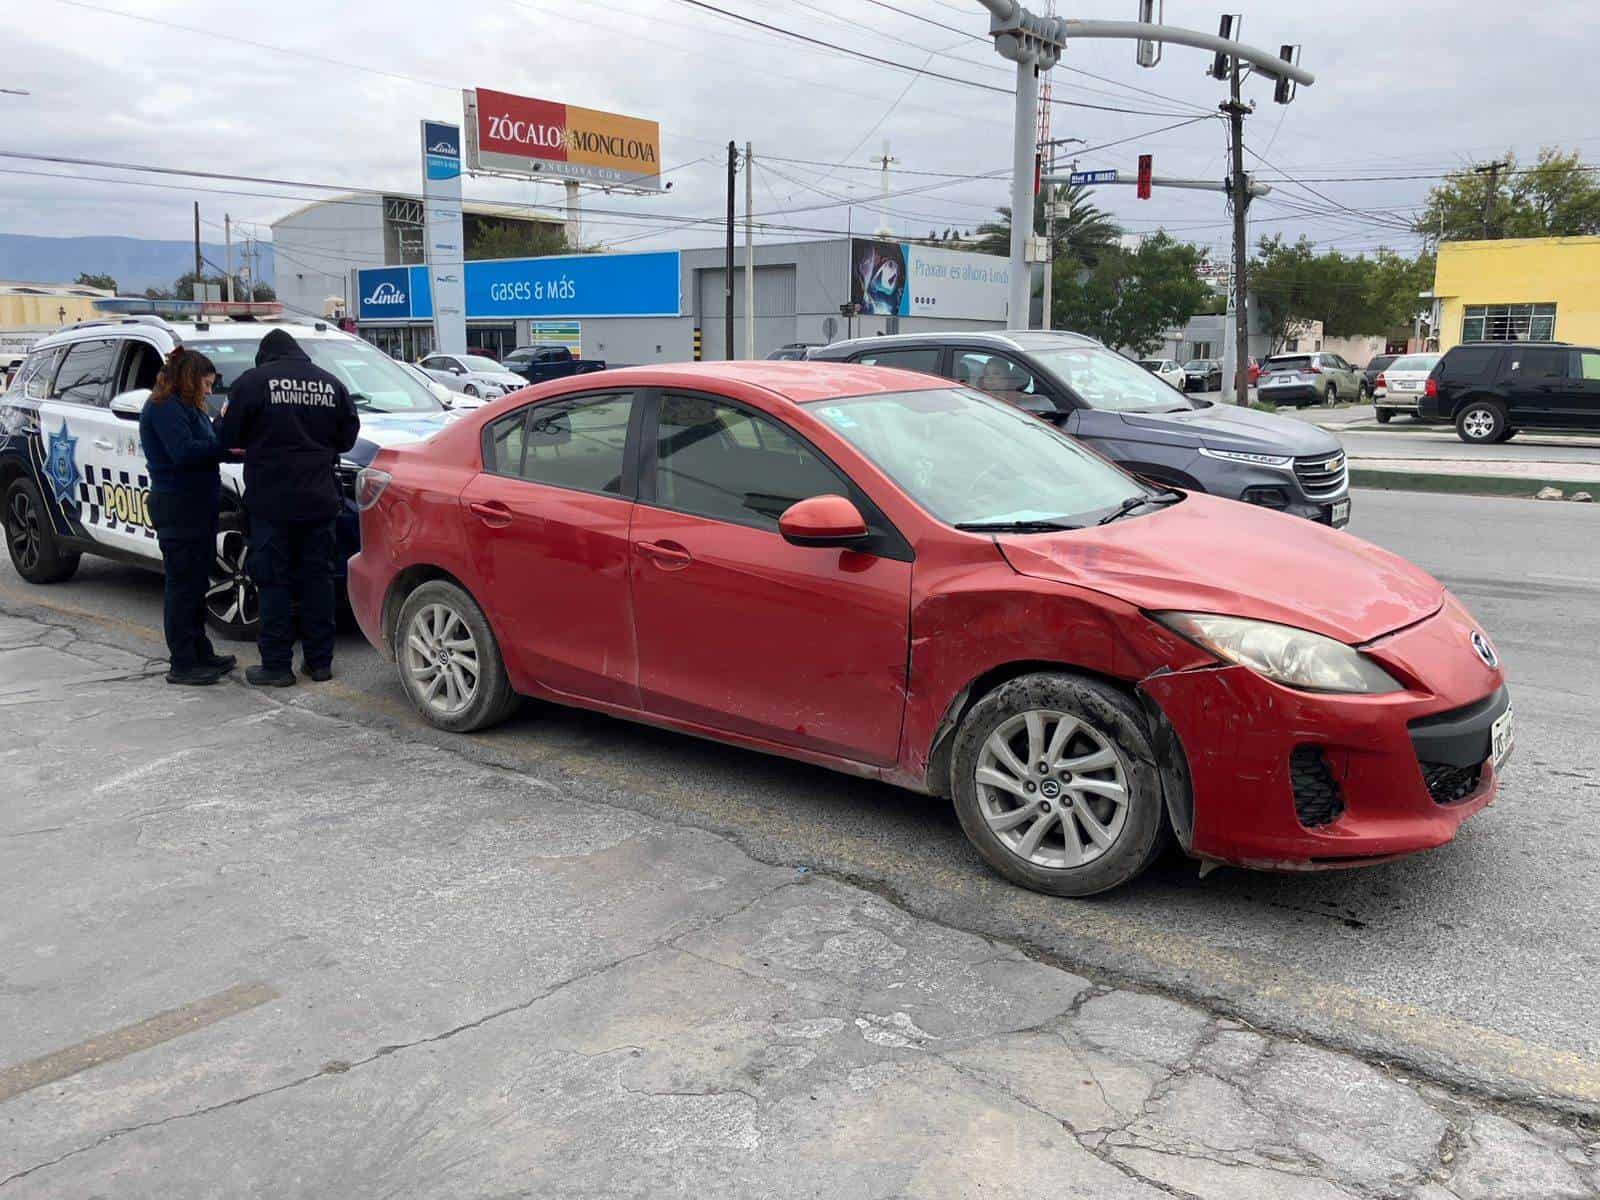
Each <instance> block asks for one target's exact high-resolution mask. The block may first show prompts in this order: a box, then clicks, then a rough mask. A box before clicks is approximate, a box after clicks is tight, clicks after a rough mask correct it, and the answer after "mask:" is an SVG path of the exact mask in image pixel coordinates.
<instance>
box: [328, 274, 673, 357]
mask: <svg viewBox="0 0 1600 1200" xmlns="http://www.w3.org/2000/svg"><path fill="white" fill-rule="evenodd" d="M680 272H681V267H680V262H679V258H678V252H677V251H675V250H671V251H661V252H656V253H650V254H572V255H565V254H563V255H556V256H552V257H549V258H500V259H488V260H485V261H482V262H469V263H467V264H466V265H465V268H464V270H463V271H462V273H461V280H462V282H461V284H459V285H458V286H460V287H461V288H462V291H463V293H464V301H465V302H464V304H463V307H464V308H465V310H466V311H465V313H464V315H463V328H465V318H471V319H472V320H475V321H477V320H502V321H503V320H518V319H523V318H531V319H534V320H541V319H549V318H566V322H561V323H557V324H556V327H555V330H553V332H556V334H557V335H556V337H555V338H554V339H552V340H557V341H561V340H564V339H565V338H568V337H570V338H573V339H576V338H577V336H578V332H579V326H578V323H577V321H576V320H575V319H574V318H578V317H676V316H679V315H681V305H680V304H679V294H678V293H679V287H678V282H679V278H680ZM442 274H444V273H443V272H439V271H438V270H437V269H436V268H434V267H431V266H430V267H368V268H365V269H363V270H359V271H357V272H356V316H357V317H359V318H360V319H361V321H363V322H372V321H429V320H432V319H433V316H434V311H435V302H436V299H437V298H438V297H439V296H440V295H441V294H442V293H441V292H440V291H439V290H438V289H440V288H442V287H444V286H446V285H445V284H444V283H434V282H432V281H433V280H434V279H437V278H438V277H439V276H440V275H442ZM440 349H441V352H443V347H442V346H441V347H440Z"/></svg>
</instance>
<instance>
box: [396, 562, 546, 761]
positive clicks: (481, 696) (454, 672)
mask: <svg viewBox="0 0 1600 1200" xmlns="http://www.w3.org/2000/svg"><path fill="white" fill-rule="evenodd" d="M394 649H395V656H394V657H395V666H396V667H397V668H398V669H399V672H400V684H401V686H402V687H404V688H405V690H406V695H408V696H410V697H411V703H412V704H414V705H416V708H417V711H418V712H420V713H421V714H422V716H423V719H424V720H426V721H427V722H428V723H429V724H430V725H434V726H437V727H438V728H440V729H447V730H449V731H450V732H451V733H471V732H472V731H473V730H476V729H486V728H488V727H489V726H491V725H497V724H499V723H500V722H501V721H503V720H505V719H506V718H507V717H508V716H510V715H511V714H512V713H513V712H514V711H515V710H516V707H517V694H516V693H515V692H513V691H512V690H511V681H510V679H509V678H507V676H506V667H505V662H504V660H502V659H501V657H500V644H499V643H498V642H497V641H495V637H494V631H493V630H491V629H490V628H489V620H488V618H487V617H485V616H484V615H483V610H482V609H481V608H479V607H478V605H477V602H476V601H474V600H473V598H472V597H471V596H469V595H468V594H467V593H466V592H465V591H464V590H462V589H461V588H460V587H458V586H457V585H455V584H453V583H450V582H449V581H447V580H443V579H434V580H430V581H429V582H427V583H425V584H423V585H422V586H421V587H419V588H417V589H416V591H414V592H412V593H411V594H410V595H409V596H407V597H406V601H405V603H404V604H403V605H401V607H400V619H399V621H398V622H397V623H396V625H395V635H394Z"/></svg>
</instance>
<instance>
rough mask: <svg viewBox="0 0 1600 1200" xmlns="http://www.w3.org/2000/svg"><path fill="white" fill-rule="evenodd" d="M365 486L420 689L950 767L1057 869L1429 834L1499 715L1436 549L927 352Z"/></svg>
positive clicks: (477, 427)
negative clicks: (990, 381)
mask: <svg viewBox="0 0 1600 1200" xmlns="http://www.w3.org/2000/svg"><path fill="white" fill-rule="evenodd" d="M1012 336H1013V337H1015V338H1019V339H1020V338H1021V337H1023V336H1024V335H1022V334H1015V335H1012ZM1036 336H1042V335H1036ZM1099 353H1104V354H1106V355H1108V356H1110V357H1112V358H1120V356H1117V355H1114V354H1112V353H1111V352H1110V351H1105V350H1101V351H1099ZM1121 361H1122V362H1124V363H1125V364H1126V369H1127V370H1128V371H1129V372H1134V373H1137V374H1138V375H1140V376H1143V377H1144V378H1145V379H1146V380H1147V386H1152V387H1160V388H1163V389H1164V390H1165V385H1162V384H1160V383H1157V382H1154V381H1149V380H1148V376H1146V375H1145V373H1144V372H1142V371H1140V370H1139V368H1138V367H1136V366H1134V365H1133V364H1132V363H1129V362H1127V360H1125V359H1122V360H1121ZM358 495H359V497H360V504H361V506H362V508H363V510H364V511H363V513H362V536H363V543H362V550H361V553H360V554H359V555H358V556H357V557H356V558H355V559H354V560H352V563H351V568H350V573H351V601H352V604H353V607H354V610H355V613H356V616H357V619H358V620H359V622H360V624H361V628H362V630H363V631H364V633H365V634H366V636H367V637H368V639H369V640H371V642H372V643H373V644H374V645H375V646H377V647H378V648H379V649H380V650H381V651H382V652H383V653H385V654H387V655H389V656H391V657H393V658H394V659H395V660H396V670H397V672H398V675H399V680H400V683H401V685H402V687H403V688H404V689H405V691H406V694H407V695H408V697H409V698H410V699H411V702H412V703H413V704H414V705H415V707H416V709H417V711H418V712H419V713H420V714H421V715H422V716H423V718H424V719H426V720H427V721H428V722H429V723H431V724H433V725H435V726H437V727H439V728H442V729H446V730H452V731H457V732H467V731H470V730H476V729H482V728H485V727H486V726H489V725H492V724H494V723H495V722H496V721H500V720H503V719H504V718H505V717H506V716H507V715H509V714H510V713H511V712H512V711H513V710H514V709H515V708H516V706H517V698H518V697H519V696H535V697H540V698H542V699H545V700H549V701H554V702H557V703H562V704H570V705H576V706H579V707H584V708H591V709H596V710H598V711H601V712H605V713H609V714H611V715H614V716H620V717H625V718H628V719H632V720H637V721H642V722H646V723H648V724H651V725H657V726H663V727H666V728H669V729H675V730H679V731H682V732H686V733H692V734H696V735H698V736H701V737H711V738H714V739H717V740H719V741H723V742H728V743H731V744H733V745H737V746H742V747H745V748H748V749H754V750H760V751H764V752H767V753H771V754H778V755H783V756H786V757H790V758H795V759H800V760H802V761H805V762H809V763H814V764H818V765H822V766H827V767H831V768H835V769H837V770H841V771H845V772H848V773H850V774H852V775H857V776H865V777H867V778H872V779H879V780H883V781H885V782H889V783H894V784H898V785H900V786H903V787H908V788H912V789H915V790H918V791H922V792H927V793H932V794H934V795H937V796H941V797H948V798H950V799H951V800H952V801H953V802H954V806H955V809H956V812H957V814H958V815H959V817H960V820H961V824H962V827H963V828H964V830H965V831H966V833H967V836H968V837H969V838H970V839H971V841H972V843H973V845H974V846H975V847H976V849H977V850H978V852H979V853H980V854H981V855H982V856H983V858H984V859H985V860H987V861H988V862H989V864H990V865H991V866H993V867H994V868H995V869H996V870H997V871H999V872H1000V873H1001V874H1002V875H1004V876H1005V877H1007V878H1008V879H1010V880H1012V881H1014V882H1016V883H1018V884H1021V885H1022V886H1025V887H1030V888H1035V889H1038V890H1040V891H1044V892H1050V893H1054V894H1058V895H1068V896H1080V895H1089V894H1092V893H1095V892H1100V891H1104V890H1106V889H1108V888H1113V887H1116V886H1118V885H1120V884H1123V883H1126V882H1127V881H1128V880H1130V879H1132V878H1133V877H1134V876H1136V875H1138V874H1139V873H1140V872H1141V871H1142V870H1144V869H1145V867H1146V866H1148V865H1149V864H1150V863H1151V862H1152V861H1153V860H1154V859H1155V857H1156V856H1157V854H1158V853H1159V852H1160V850H1161V847H1162V844H1163V842H1164V840H1165V839H1166V837H1167V834H1168V831H1169V830H1170V831H1171V833H1173V834H1175V835H1176V838H1177V841H1178V843H1179V844H1180V845H1181V846H1182V847H1183V849H1184V850H1185V851H1187V852H1188V853H1189V854H1191V855H1193V856H1195V857H1198V858H1200V859H1201V860H1203V861H1209V862H1218V861H1221V862H1231V863H1237V864H1241V865H1245V866H1251V865H1255V866H1270V867H1272V868H1274V869H1284V868H1294V869H1313V868H1319V867H1321V868H1328V867H1349V866H1353V865H1358V864H1361V863H1363V862H1381V861H1387V860H1388V859H1390V858H1392V857H1393V856H1395V855H1397V854H1404V853H1407V852H1410V851H1415V850H1422V849H1426V848H1428V847H1432V846H1437V845H1440V844H1442V843H1444V842H1447V841H1449V840H1450V839H1451V838H1452V837H1453V836H1454V834H1455V832H1456V830H1457V828H1458V827H1459V826H1460V825H1461V823H1462V822H1463V821H1464V820H1465V819H1466V818H1468V817H1469V816H1471V815H1472V814H1474V813H1476V812H1478V811H1479V810H1481V809H1482V808H1483V807H1484V806H1486V805H1487V804H1489V803H1490V802H1491V801H1492V800H1493V799H1494V796H1495V793H1496V789H1497V787H1498V781H1499V778H1500V774H1501V770H1502V768H1503V766H1504V764H1505V761H1506V758H1507V756H1508V755H1509V754H1510V753H1511V748H1512V744H1513V743H1512V716H1511V711H1512V710H1511V701H1510V696H1509V693H1508V692H1507V689H1506V683H1505V675H1504V673H1503V672H1502V670H1501V669H1500V666H1499V661H1498V659H1497V657H1496V655H1495V651H1494V648H1493V646H1492V645H1491V643H1490V641H1489V639H1488V637H1487V635H1486V634H1485V633H1484V631H1483V630H1482V629H1481V628H1480V627H1479V625H1478V624H1477V623H1476V622H1475V621H1474V620H1473V619H1472V617H1471V616H1469V615H1468V613H1467V611H1466V610H1465V609H1464V608H1463V607H1462V606H1461V605H1460V604H1459V603H1458V602H1457V601H1456V600H1455V599H1454V598H1453V597H1451V595H1450V594H1449V593H1448V592H1447V591H1446V590H1445V589H1444V588H1443V587H1442V586H1441V585H1440V584H1439V583H1438V582H1437V581H1436V580H1434V579H1433V578H1431V577H1430V576H1429V575H1427V574H1426V573H1425V572H1423V571H1422V570H1420V569H1419V568H1417V567H1415V566H1412V565H1411V564H1410V563H1408V562H1406V561H1404V560H1403V559H1400V558H1398V557H1396V556H1395V555H1392V554H1390V553H1388V552H1387V551H1384V550H1380V549H1379V548H1377V547H1376V546H1372V545H1369V544H1368V543H1366V542H1363V541H1360V540H1359V539H1357V538H1353V537H1350V536H1349V535H1347V534H1344V533H1340V532H1337V531H1335V530H1331V529H1323V528H1318V527H1316V526H1314V525H1312V524H1310V523H1309V522H1305V521H1293V520H1289V519H1287V518H1285V517H1283V516H1282V515H1281V514H1279V513H1272V512H1265V511H1262V510H1261V509H1259V508H1252V507H1249V506H1247V505H1242V504H1234V503H1231V502H1229V501H1225V500H1218V499H1216V498H1214V497H1210V496H1203V495H1190V494H1186V493H1182V492H1175V491H1171V490H1168V489H1166V488H1163V487H1160V486H1157V485H1152V484H1147V483H1144V482H1142V481H1140V480H1138V479H1136V478H1134V477H1133V476H1131V475H1128V474H1126V473H1124V472H1123V471H1121V470H1120V469H1118V468H1117V467H1115V466H1113V465H1112V464H1110V463H1108V462H1106V461H1105V460H1104V459H1103V458H1101V457H1100V456H1099V455H1097V454H1094V453H1092V452H1091V451H1089V450H1088V449H1087V448H1085V447H1083V446H1081V445H1080V444H1078V443H1077V442H1076V441H1074V440H1073V439H1072V438H1070V437H1067V436H1066V435H1064V434H1062V433H1061V432H1060V431H1058V430H1056V429H1054V428H1052V427H1050V426H1048V425H1046V424H1043V423H1041V422H1039V421H1036V420H1034V419H1033V418H1032V417H1030V416H1029V415H1028V414H1026V413H1024V412H1022V411H1019V410H1018V409H1017V408H1016V407H1015V406H1012V405H1008V404H1005V403H1003V402H1000V401H998V400H996V399H994V398H993V397H989V396H985V395H983V394H981V393H979V392H977V391H975V390H974V389H972V388H967V387H958V386H952V385H951V384H950V383H948V382H947V381H944V380H941V379H937V378H934V377H932V376H931V375H927V374H915V373H912V372H908V371H898V370H887V369H881V368H880V369H868V368H862V367H854V366H843V365H839V364H817V363H813V362H806V363H765V364H752V363H747V362H746V363H739V364H737V365H731V364H710V363H705V364H684V365H679V366H664V367H651V368H642V367H641V368H631V369H627V370H623V371H618V372H613V373H611V374H609V375H608V376H607V377H606V379H605V381H604V384H603V386H595V385H594V384H593V383H590V382H588V381H585V380H581V379H574V380H565V381H561V382H559V383H555V384H550V385H547V386H545V387H543V388H540V389H538V390H537V391H535V392H531V393H521V394H519V395H516V396H512V397H506V398H503V399H501V400H497V401H494V402H493V403H491V404H488V405H486V406H485V407H484V408H483V409H481V410H479V411H477V412H474V413H469V414H467V415H466V416H465V417H463V418H461V419H460V420H458V421H456V422H454V423H453V424H451V425H450V426H449V427H448V428H446V429H445V430H443V431H442V432H441V433H439V434H438V435H436V436H435V437H434V438H432V439H431V440H429V441H428V442H426V443H423V444H420V445H417V446H411V447H402V448H399V449H395V450H385V451H382V452H380V453H379V454H378V455H377V457H376V458H375V459H374V460H373V462H372V463H371V465H370V466H369V467H368V468H367V469H366V470H364V471H363V472H362V473H361V476H360V480H359V483H358Z"/></svg>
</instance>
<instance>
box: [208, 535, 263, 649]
mask: <svg viewBox="0 0 1600 1200" xmlns="http://www.w3.org/2000/svg"><path fill="white" fill-rule="evenodd" d="M248 553H249V545H248V539H247V538H246V537H245V532H244V514H243V513H224V514H223V515H222V516H221V517H220V518H219V520H218V522H217V548H216V553H215V554H213V555H212V556H211V579H210V582H209V583H208V584H207V585H206V625H207V627H208V628H209V629H210V630H211V631H212V632H213V633H215V634H216V635H217V636H218V637H219V638H221V639H222V640H223V641H226V642H253V641H255V640H256V635H257V634H259V633H260V632H261V598H260V594H259V593H258V592H257V591H256V583H255V580H253V579H251V578H250V572H249V571H248V570H246V568H245V560H246V558H247V556H248Z"/></svg>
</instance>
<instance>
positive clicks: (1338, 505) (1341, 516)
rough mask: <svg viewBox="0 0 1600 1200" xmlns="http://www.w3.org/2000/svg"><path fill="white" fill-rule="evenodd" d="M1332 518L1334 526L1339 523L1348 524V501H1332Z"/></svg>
mask: <svg viewBox="0 0 1600 1200" xmlns="http://www.w3.org/2000/svg"><path fill="white" fill-rule="evenodd" d="M1332 519H1333V525H1334V527H1335V528H1337V527H1338V526H1340V525H1348V524H1350V501H1348V500H1335V501H1334V502H1333V518H1332Z"/></svg>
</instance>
